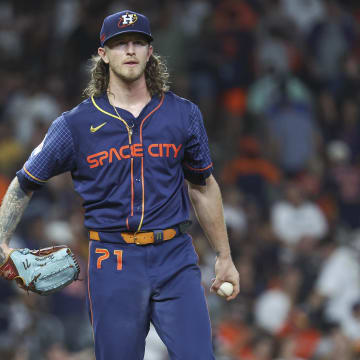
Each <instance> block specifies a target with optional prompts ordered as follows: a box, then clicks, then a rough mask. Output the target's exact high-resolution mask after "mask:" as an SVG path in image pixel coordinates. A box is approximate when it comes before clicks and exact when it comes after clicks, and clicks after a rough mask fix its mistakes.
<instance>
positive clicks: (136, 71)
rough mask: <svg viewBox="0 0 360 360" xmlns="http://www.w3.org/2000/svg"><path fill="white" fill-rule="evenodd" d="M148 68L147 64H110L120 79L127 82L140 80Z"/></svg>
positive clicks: (111, 69) (112, 70)
mask: <svg viewBox="0 0 360 360" xmlns="http://www.w3.org/2000/svg"><path fill="white" fill-rule="evenodd" d="M145 68H146V63H145V64H137V65H136V66H135V67H130V66H127V65H122V66H118V67H117V66H114V67H112V66H110V71H111V72H112V73H113V74H114V75H115V76H116V77H117V78H119V79H120V80H122V81H124V82H126V83H132V82H134V81H136V80H139V79H140V78H141V77H142V76H143V74H144V72H145Z"/></svg>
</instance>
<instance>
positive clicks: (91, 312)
mask: <svg viewBox="0 0 360 360" xmlns="http://www.w3.org/2000/svg"><path fill="white" fill-rule="evenodd" d="M90 245H91V242H89V257H88V266H87V272H88V274H87V275H88V296H89V307H90V318H91V326H92V332H93V338H94V317H93V310H92V300H91V295H90V256H91V254H90Z"/></svg>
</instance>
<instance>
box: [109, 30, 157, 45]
mask: <svg viewBox="0 0 360 360" xmlns="http://www.w3.org/2000/svg"><path fill="white" fill-rule="evenodd" d="M129 33H135V34H142V35H145V37H147V38H148V40H149V41H153V40H154V39H153V37H152V36H150V35H149V34H148V33H146V32H145V31H140V30H125V31H124V30H123V31H119V32H118V33H116V34H113V35H111V36H110V37H109V38H107V39H106V40H105V41H104V42H103V45H105V43H106V42H107V41H109V40H110V39H113V38H114V37H116V36H120V35H122V34H129Z"/></svg>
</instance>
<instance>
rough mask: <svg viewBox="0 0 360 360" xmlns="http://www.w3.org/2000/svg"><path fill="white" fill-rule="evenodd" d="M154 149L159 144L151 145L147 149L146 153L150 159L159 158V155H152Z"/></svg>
mask: <svg viewBox="0 0 360 360" xmlns="http://www.w3.org/2000/svg"><path fill="white" fill-rule="evenodd" d="M155 147H159V144H151V145H150V146H149V147H148V152H149V154H150V155H151V156H152V157H159V156H160V154H154V153H153V152H152V148H155Z"/></svg>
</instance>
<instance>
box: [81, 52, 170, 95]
mask: <svg viewBox="0 0 360 360" xmlns="http://www.w3.org/2000/svg"><path fill="white" fill-rule="evenodd" d="M90 62H91V63H90V66H89V71H90V76H91V77H90V81H89V83H88V84H87V87H86V88H85V90H84V91H83V94H84V96H86V97H91V96H100V95H102V94H103V93H104V92H105V91H107V89H108V86H109V65H108V64H106V63H105V62H104V60H103V59H102V58H101V57H100V56H99V55H94V56H92V58H91V59H90ZM145 81H146V86H147V88H148V90H149V92H150V95H151V96H154V95H158V96H161V95H162V94H163V93H164V92H166V91H168V90H169V73H168V70H167V66H166V63H165V61H164V60H163V59H162V57H161V56H160V55H156V54H152V55H151V56H150V58H149V61H148V63H147V64H146V68H145Z"/></svg>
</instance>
